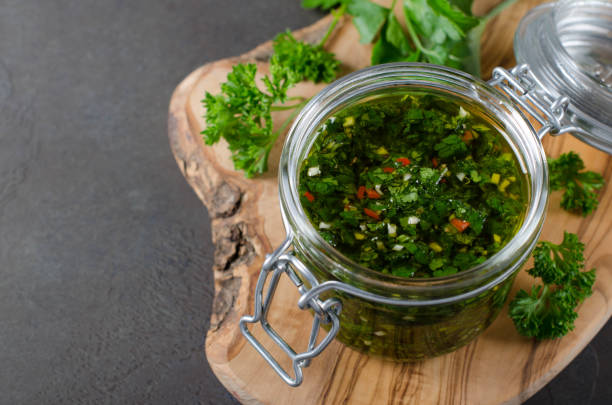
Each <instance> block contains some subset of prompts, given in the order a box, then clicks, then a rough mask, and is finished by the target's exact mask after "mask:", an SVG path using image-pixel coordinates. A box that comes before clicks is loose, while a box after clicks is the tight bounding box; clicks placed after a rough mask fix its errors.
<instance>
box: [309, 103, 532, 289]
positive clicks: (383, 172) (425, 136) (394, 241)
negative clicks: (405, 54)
mask: <svg viewBox="0 0 612 405" xmlns="http://www.w3.org/2000/svg"><path fill="white" fill-rule="evenodd" d="M525 190H526V188H525V178H524V175H523V174H522V172H521V170H520V169H519V164H518V162H517V161H516V158H515V156H514V154H513V153H512V152H511V150H510V148H509V146H508V144H507V142H506V141H505V140H504V138H503V136H502V135H501V134H500V133H499V132H498V131H497V130H496V129H495V128H494V127H493V126H492V125H491V124H490V123H488V122H487V121H486V120H485V119H483V118H481V117H480V116H478V115H477V114H475V113H474V112H471V111H470V110H468V108H467V107H465V106H463V107H462V106H460V105H459V104H457V103H454V102H453V101H451V100H449V99H446V98H444V99H442V98H439V97H437V96H433V95H414V94H411V95H402V96H389V97H385V98H381V99H377V100H373V101H368V102H364V103H362V104H358V105H355V106H352V107H349V108H347V109H345V110H342V111H340V112H339V113H338V114H336V115H335V116H334V117H333V118H330V119H329V120H327V122H326V123H325V124H324V125H323V126H322V127H321V129H320V134H319V136H318V138H317V140H316V141H315V143H314V145H313V147H312V149H311V151H310V154H309V156H308V158H307V159H306V160H305V161H304V162H303V165H302V167H301V171H300V184H299V193H300V199H301V203H302V206H303V207H304V209H305V211H306V213H307V215H308V217H309V218H310V221H311V222H312V224H313V226H314V227H315V228H316V229H317V230H318V231H319V233H320V234H321V236H322V237H323V238H324V239H325V240H326V241H327V242H329V243H330V244H331V245H332V246H334V248H336V249H337V250H339V251H340V252H342V253H343V254H344V255H346V256H347V257H349V258H351V259H352V260H354V261H356V262H358V263H360V264H361V265H363V266H366V267H368V268H370V269H374V270H378V271H381V272H383V273H391V274H393V275H395V276H401V277H440V276H446V275H450V274H454V273H457V272H459V271H462V270H466V269H468V268H471V267H473V266H475V265H477V264H479V263H482V262H483V261H484V260H486V258H488V257H489V256H491V255H492V254H494V253H495V252H497V251H498V250H500V249H501V248H502V247H503V246H504V245H505V244H506V243H507V242H508V241H509V240H510V239H511V238H512V236H513V235H514V234H515V232H516V230H517V229H518V227H519V226H520V224H521V222H522V218H523V213H524V211H525V208H526V199H525V193H526V191H525Z"/></svg>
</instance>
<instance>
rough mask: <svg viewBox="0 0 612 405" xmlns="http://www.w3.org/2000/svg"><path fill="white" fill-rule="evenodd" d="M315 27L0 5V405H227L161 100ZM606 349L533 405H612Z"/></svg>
mask: <svg viewBox="0 0 612 405" xmlns="http://www.w3.org/2000/svg"><path fill="white" fill-rule="evenodd" d="M317 18H319V14H317V13H315V12H307V11H304V10H301V9H300V7H299V3H298V2H297V1H286V0H285V1H283V0H274V1H272V0H267V1H265V2H263V1H238V0H231V1H227V0H226V1H214V0H205V1H204V0H199V1H198V0H183V1H170V0H165V1H152V0H137V1H135V0H132V1H129V2H128V1H119V0H105V1H94V0H80V1H76V0H75V1H62V0H55V1H51V0H49V1H34V0H0V230H1V231H0V364H1V367H0V387H1V389H0V403H2V404H39V403H152V404H169V403H181V404H184V403H207V404H232V403H235V401H234V400H233V399H232V397H231V396H230V395H229V394H228V393H227V392H226V391H225V389H224V388H223V387H222V386H221V385H220V384H219V382H218V381H217V380H216V378H215V377H214V375H213V374H212V372H211V370H210V368H209V366H208V364H207V363H206V359H205V357H204V354H203V347H204V336H205V332H206V330H207V328H208V322H209V314H210V309H211V300H212V296H213V287H212V276H211V266H212V260H211V259H212V255H213V247H212V245H211V240H210V229H209V221H208V217H207V214H206V211H205V210H204V208H203V207H202V205H201V203H200V202H199V201H198V200H197V198H196V196H195V195H194V193H193V192H192V191H191V190H190V189H189V187H188V186H187V183H186V182H185V181H184V179H183V178H182V177H181V175H180V173H179V171H178V169H177V167H176V164H175V162H174V159H173V158H172V156H171V153H170V150H169V147H168V141H167V138H166V112H167V106H168V100H169V97H170V94H171V92H172V90H173V89H174V87H175V86H176V84H178V82H179V81H180V80H181V79H182V78H183V77H184V76H185V75H186V74H187V73H189V72H190V71H191V70H193V69H195V68H196V67H198V66H199V65H201V64H203V63H205V62H207V61H212V60H215V59H219V58H223V57H227V56H231V55H237V54H240V53H242V52H245V51H247V50H249V49H251V48H252V47H254V46H255V45H257V44H259V43H261V42H263V41H265V40H267V39H270V38H271V37H272V36H273V35H274V34H275V33H277V32H279V31H281V30H283V29H285V28H297V27H301V26H305V25H308V24H310V23H312V22H314V21H315V20H316V19H317ZM611 345H612V326H611V324H610V323H608V325H607V326H606V328H605V329H604V330H603V331H602V332H601V333H600V334H599V336H598V337H597V338H596V339H595V340H594V341H593V343H591V344H590V345H589V346H588V348H587V349H586V350H585V351H584V352H583V353H582V354H581V355H580V356H579V357H578V358H577V359H576V360H575V361H574V362H573V363H572V364H571V365H570V367H568V368H567V369H566V370H565V371H564V372H563V373H562V374H561V375H560V376H559V377H558V378H556V379H555V380H554V381H553V382H552V383H550V384H549V385H548V386H547V387H545V388H544V389H543V390H542V391H541V392H540V393H538V394H537V395H536V396H535V397H534V398H533V399H532V400H531V401H530V402H529V403H530V404H536V403H538V404H539V403H541V404H565V403H567V404H586V403H589V402H590V403H593V404H604V403H610V400H611V399H612V388H611V386H612V384H610V382H611V381H612V355H611V351H609V350H608V348H609V347H610V346H611Z"/></svg>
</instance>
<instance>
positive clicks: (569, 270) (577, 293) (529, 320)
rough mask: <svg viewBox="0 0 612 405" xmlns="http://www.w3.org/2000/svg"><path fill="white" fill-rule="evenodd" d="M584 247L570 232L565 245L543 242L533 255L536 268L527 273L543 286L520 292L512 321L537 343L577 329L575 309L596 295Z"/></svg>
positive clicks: (566, 234) (516, 298) (592, 274)
mask: <svg viewBox="0 0 612 405" xmlns="http://www.w3.org/2000/svg"><path fill="white" fill-rule="evenodd" d="M583 251H584V245H583V244H582V243H581V242H580V241H579V240H578V237H577V236H576V235H575V234H573V233H569V232H565V233H564V235H563V242H562V243H561V244H559V245H556V244H554V243H552V242H546V241H544V242H540V243H539V244H538V246H537V247H536V248H535V250H534V253H533V258H534V266H533V268H532V269H529V270H528V271H527V272H528V273H529V274H530V275H532V276H533V277H539V278H541V279H542V281H543V283H544V285H543V286H539V285H538V286H533V287H532V288H531V291H530V292H527V291H525V290H520V291H519V292H518V293H517V295H516V297H515V298H514V300H513V301H512V302H511V303H510V317H511V318H512V320H513V321H514V325H515V326H516V329H517V330H518V332H519V333H520V334H521V335H523V336H528V337H535V338H536V339H554V338H558V337H562V336H564V335H566V334H567V333H568V332H570V331H571V330H573V329H574V321H575V320H576V318H577V317H578V314H577V313H576V311H575V309H576V307H577V306H578V304H579V303H580V302H582V300H584V299H585V298H586V297H588V296H590V295H591V293H592V287H593V283H594V282H595V269H591V270H589V271H582V270H583V268H584V256H583Z"/></svg>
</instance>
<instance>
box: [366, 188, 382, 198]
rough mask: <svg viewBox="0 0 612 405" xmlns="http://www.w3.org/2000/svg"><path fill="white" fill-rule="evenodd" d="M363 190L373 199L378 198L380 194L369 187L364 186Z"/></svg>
mask: <svg viewBox="0 0 612 405" xmlns="http://www.w3.org/2000/svg"><path fill="white" fill-rule="evenodd" d="M365 191H366V194H367V195H368V198H371V199H373V200H378V199H379V198H380V194H378V193H377V192H376V191H375V190H372V189H371V188H366V190H365Z"/></svg>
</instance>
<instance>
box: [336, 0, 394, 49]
mask: <svg viewBox="0 0 612 405" xmlns="http://www.w3.org/2000/svg"><path fill="white" fill-rule="evenodd" d="M347 12H348V13H349V14H350V15H352V16H353V24H354V25H355V28H357V31H359V37H360V39H359V42H361V43H363V44H369V43H372V42H373V41H374V38H375V37H376V35H377V34H378V32H379V30H380V29H381V28H382V26H383V25H384V24H385V21H386V20H387V15H388V14H389V12H390V9H388V8H386V7H382V6H379V5H378V4H376V3H372V2H371V1H370V0H350V1H349V3H348V7H347ZM391 12H392V11H391Z"/></svg>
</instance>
